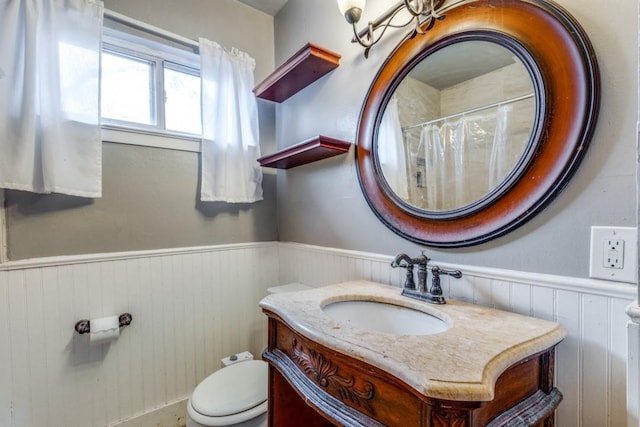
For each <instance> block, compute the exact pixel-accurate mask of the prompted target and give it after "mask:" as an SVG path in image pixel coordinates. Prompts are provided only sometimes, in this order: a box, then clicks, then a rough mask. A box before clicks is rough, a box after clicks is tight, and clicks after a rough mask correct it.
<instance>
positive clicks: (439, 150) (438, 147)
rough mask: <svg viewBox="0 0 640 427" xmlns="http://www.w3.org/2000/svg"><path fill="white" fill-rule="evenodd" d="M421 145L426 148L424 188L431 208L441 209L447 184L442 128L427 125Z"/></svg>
mask: <svg viewBox="0 0 640 427" xmlns="http://www.w3.org/2000/svg"><path fill="white" fill-rule="evenodd" d="M420 139H421V145H422V147H424V150H425V162H424V163H425V177H424V189H425V192H426V194H425V199H426V201H427V206H428V207H429V209H430V210H441V209H443V207H442V206H443V205H444V200H443V199H444V197H445V195H446V194H447V192H446V191H445V188H446V187H445V185H446V181H447V179H446V167H445V161H446V157H445V146H444V141H443V137H442V134H441V133H440V128H439V127H438V126H436V125H426V126H424V127H423V128H422V132H421V133H420Z"/></svg>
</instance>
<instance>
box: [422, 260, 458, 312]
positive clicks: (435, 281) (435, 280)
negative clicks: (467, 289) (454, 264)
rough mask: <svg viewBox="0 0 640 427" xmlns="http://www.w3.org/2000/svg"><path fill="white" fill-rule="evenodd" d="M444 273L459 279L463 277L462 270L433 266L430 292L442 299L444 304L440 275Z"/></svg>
mask: <svg viewBox="0 0 640 427" xmlns="http://www.w3.org/2000/svg"><path fill="white" fill-rule="evenodd" d="M441 274H444V275H447V276H451V277H454V278H456V279H459V278H461V277H462V272H461V271H460V270H445V269H444V268H440V267H438V266H437V265H434V266H433V267H431V277H432V278H431V289H430V290H429V293H430V294H431V295H432V296H433V297H434V298H438V299H441V300H442V304H444V297H443V296H442V287H441V286H440V275H441Z"/></svg>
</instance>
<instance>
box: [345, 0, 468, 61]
mask: <svg viewBox="0 0 640 427" xmlns="http://www.w3.org/2000/svg"><path fill="white" fill-rule="evenodd" d="M444 2H445V0H402V1H399V2H397V3H396V4H395V5H393V6H392V7H391V8H390V9H388V10H387V11H386V12H384V13H383V14H382V15H380V16H379V17H378V18H376V19H375V20H373V21H370V22H369V24H368V25H367V28H365V29H363V30H361V31H358V29H357V27H356V25H357V24H358V21H360V17H361V16H362V11H363V10H364V6H365V0H338V8H339V9H340V13H341V14H342V15H343V16H344V19H345V20H346V21H347V22H348V23H349V24H351V25H352V26H353V39H352V40H351V42H352V43H356V42H357V43H359V44H360V45H361V46H362V47H364V56H365V57H368V55H369V49H371V47H372V46H373V45H375V44H376V43H378V42H379V41H380V39H381V38H382V36H383V35H384V33H385V32H386V31H387V28H389V27H391V28H403V27H406V26H409V25H413V30H412V36H415V35H416V34H422V33H424V30H423V28H422V27H423V26H424V24H427V25H426V28H425V29H426V30H428V29H429V28H431V27H432V26H433V24H434V23H435V21H436V20H437V19H444V14H443V13H444V9H445V8H441V6H442V5H443V3H444ZM455 3H456V4H457V3H460V2H455ZM449 8H450V6H447V7H446V9H449ZM403 10H406V11H407V12H409V15H410V17H409V20H408V21H406V22H404V23H400V24H396V23H394V22H393V21H394V18H395V17H396V16H397V15H398V14H399V13H400V12H401V11H403Z"/></svg>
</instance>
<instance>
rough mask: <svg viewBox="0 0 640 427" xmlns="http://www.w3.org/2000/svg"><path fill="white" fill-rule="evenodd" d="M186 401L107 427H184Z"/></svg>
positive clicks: (185, 421)
mask: <svg viewBox="0 0 640 427" xmlns="http://www.w3.org/2000/svg"><path fill="white" fill-rule="evenodd" d="M187 400H188V399H183V400H179V401H177V402H174V403H170V404H168V405H166V406H163V407H161V408H158V409H154V410H153V411H149V412H147V413H144V414H142V415H138V416H135V417H131V418H128V419H126V420H122V421H118V422H116V423H114V424H109V426H108V427H158V426H162V427H184V426H185V425H186V423H187Z"/></svg>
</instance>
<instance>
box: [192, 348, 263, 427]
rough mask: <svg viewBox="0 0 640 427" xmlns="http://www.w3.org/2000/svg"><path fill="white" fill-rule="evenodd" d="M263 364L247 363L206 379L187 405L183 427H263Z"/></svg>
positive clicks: (223, 370) (220, 371) (251, 361)
mask: <svg viewBox="0 0 640 427" xmlns="http://www.w3.org/2000/svg"><path fill="white" fill-rule="evenodd" d="M266 425H267V364H266V363H265V362H263V361H261V360H248V361H244V362H239V363H235V364H233V365H230V366H227V367H226V368H222V369H220V370H218V371H216V372H214V373H213V374H211V375H209V376H208V377H207V378H206V379H205V380H204V381H202V382H201V383H200V384H198V386H197V387H196V389H195V390H194V391H193V393H192V394H191V397H190V398H189V401H188V402H187V427H213V426H234V427H236V426H237V427H240V426H241V427H265V426H266Z"/></svg>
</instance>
